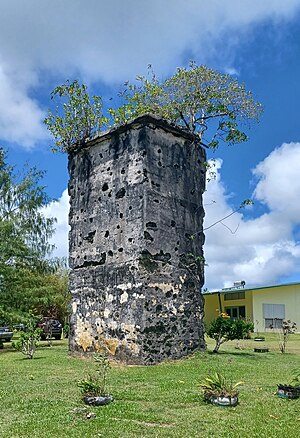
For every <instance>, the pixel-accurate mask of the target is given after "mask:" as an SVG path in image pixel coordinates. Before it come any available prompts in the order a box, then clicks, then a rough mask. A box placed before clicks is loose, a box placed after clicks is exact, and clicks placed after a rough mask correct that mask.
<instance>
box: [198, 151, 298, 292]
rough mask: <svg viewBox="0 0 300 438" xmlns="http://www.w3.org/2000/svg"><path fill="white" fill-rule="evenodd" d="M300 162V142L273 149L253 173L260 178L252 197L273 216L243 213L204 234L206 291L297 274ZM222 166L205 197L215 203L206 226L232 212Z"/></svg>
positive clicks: (211, 206) (206, 220)
mask: <svg viewBox="0 0 300 438" xmlns="http://www.w3.org/2000/svg"><path fill="white" fill-rule="evenodd" d="M299 163H300V143H290V144H283V145H282V146H281V147H280V148H277V149H275V150H274V151H273V152H272V153H271V154H270V155H269V156H268V157H267V158H266V159H265V160H264V161H262V162H261V163H259V164H258V165H257V166H256V168H255V169H254V171H253V172H254V174H255V176H256V177H257V178H258V182H257V186H256V189H255V191H254V196H255V197H256V199H257V201H260V202H262V203H264V204H265V205H266V206H267V207H268V209H269V211H268V212H267V213H264V214H262V215H261V216H259V217H257V218H254V219H247V218H246V216H245V215H244V214H243V210H240V211H239V212H238V213H236V214H234V215H233V216H231V217H230V218H229V219H226V220H224V221H222V224H217V225H215V226H214V227H212V228H210V229H209V230H207V231H206V243H205V258H206V261H207V263H208V267H207V268H206V286H207V287H208V288H212V289H215V288H220V287H224V286H225V287H227V286H232V284H233V282H234V281H236V280H245V281H246V284H247V285H261V284H270V283H276V282H278V281H279V280H280V278H283V277H288V276H289V275H291V274H293V273H295V272H299V265H300V242H299V241H297V240H296V239H295V238H294V234H295V233H294V232H295V230H296V229H297V227H299V226H300V208H299V195H300V184H299V177H298V175H299V170H298V169H299ZM220 166H221V161H218V160H217V166H216V170H217V179H216V180H215V181H212V182H210V183H209V184H208V186H207V192H206V193H205V195H204V203H205V204H209V203H210V202H211V200H212V199H213V200H214V201H216V202H215V203H213V204H211V205H207V207H206V217H205V227H207V226H208V225H210V224H212V223H214V222H216V221H217V220H218V219H221V218H223V217H225V216H227V215H228V214H230V213H231V212H232V211H233V210H232V208H231V207H230V205H229V202H228V201H229V198H228V197H227V196H226V190H225V188H224V186H223V184H222V181H221V179H220V173H219V172H220ZM253 208H255V205H254V207H253ZM223 224H224V225H226V226H227V227H228V228H229V229H228V228H226V227H225V226H224V225H223ZM230 230H231V231H232V232H231V231H230Z"/></svg>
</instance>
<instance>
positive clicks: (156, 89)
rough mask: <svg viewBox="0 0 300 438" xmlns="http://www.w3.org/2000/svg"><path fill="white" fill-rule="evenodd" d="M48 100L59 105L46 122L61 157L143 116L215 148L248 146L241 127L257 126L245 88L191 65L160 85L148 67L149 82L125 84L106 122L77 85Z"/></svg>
mask: <svg viewBox="0 0 300 438" xmlns="http://www.w3.org/2000/svg"><path fill="white" fill-rule="evenodd" d="M51 98H52V100H55V101H56V102H57V104H56V107H55V110H54V112H53V111H52V110H49V112H48V117H46V118H45V120H44V122H45V124H46V126H47V127H48V129H49V131H50V133H51V134H52V135H53V137H54V139H55V146H54V147H53V150H54V151H62V152H71V151H75V150H77V149H78V148H80V147H82V146H83V145H84V144H85V142H86V140H87V139H89V138H90V137H91V136H93V135H95V134H99V133H100V131H101V129H102V128H103V126H114V125H121V124H124V123H126V122H128V121H129V120H131V119H133V118H135V117H137V116H139V115H142V114H153V115H156V116H157V117H162V118H164V119H166V120H168V121H169V122H171V123H174V124H176V125H178V126H180V127H181V128H185V129H187V130H188V132H189V133H190V134H192V135H193V136H194V139H195V143H196V144H200V145H202V146H204V147H207V148H210V149H216V148H218V147H219V145H220V144H221V143H226V144H228V145H233V144H237V143H241V142H244V141H246V140H247V139H248V137H247V134H246V133H245V132H244V129H241V126H243V125H247V126H249V124H250V122H251V121H257V120H258V119H259V116H260V114H261V112H262V106H261V105H260V104H259V103H258V102H256V101H255V100H254V98H253V96H252V93H251V92H250V91H247V90H246V89H245V86H244V84H240V83H239V82H238V81H237V80H236V79H235V78H234V77H233V76H230V75H228V74H222V73H220V72H218V71H216V70H213V69H211V68H209V67H207V66H204V65H200V66H198V65H197V64H195V63H194V62H191V63H190V66H189V68H184V67H183V68H177V70H176V72H175V74H174V75H172V76H170V77H169V78H167V79H165V80H162V81H160V80H159V79H158V78H157V76H156V75H155V73H154V72H153V70H152V67H151V66H149V78H146V77H144V76H137V77H136V83H135V84H130V83H129V82H126V83H125V88H124V90H123V91H122V92H121V93H120V94H119V98H121V105H120V106H119V107H117V108H109V109H108V113H109V117H105V116H104V115H103V113H102V99H101V97H99V96H93V97H90V96H89V94H88V92H87V87H86V85H83V84H80V83H79V82H78V81H77V80H75V81H73V82H70V81H66V83H65V84H63V85H60V86H58V87H56V88H55V89H54V91H53V92H52V94H51ZM122 101H123V102H124V103H123V104H122Z"/></svg>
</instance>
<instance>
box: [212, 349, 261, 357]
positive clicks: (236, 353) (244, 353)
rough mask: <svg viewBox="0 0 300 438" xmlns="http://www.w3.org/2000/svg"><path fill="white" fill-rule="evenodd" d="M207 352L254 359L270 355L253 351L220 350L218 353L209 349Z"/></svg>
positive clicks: (213, 354) (214, 354)
mask: <svg viewBox="0 0 300 438" xmlns="http://www.w3.org/2000/svg"><path fill="white" fill-rule="evenodd" d="M207 354H209V355H212V356H241V357H248V358H252V359H254V358H255V359H257V358H259V359H262V358H263V357H266V356H268V355H269V354H268V353H254V352H253V353H252V352H250V351H240V350H239V351H222V350H221V351H219V352H218V353H214V352H213V351H207Z"/></svg>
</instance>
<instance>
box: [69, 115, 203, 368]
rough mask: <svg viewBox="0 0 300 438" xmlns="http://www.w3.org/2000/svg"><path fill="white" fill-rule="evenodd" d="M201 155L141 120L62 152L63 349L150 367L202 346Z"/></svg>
mask: <svg viewBox="0 0 300 438" xmlns="http://www.w3.org/2000/svg"><path fill="white" fill-rule="evenodd" d="M205 159H206V158H205V152H204V151H203V150H202V149H201V148H199V147H196V146H195V145H194V144H193V142H192V139H191V137H190V136H188V135H187V134H185V133H184V132H183V131H182V130H179V129H175V128H174V127H171V126H170V125H168V124H166V123H164V122H163V121H159V120H157V119H155V118H152V117H148V116H146V117H140V118H139V119H137V120H136V121H134V122H132V123H130V124H128V125H125V126H123V127H120V128H119V129H115V130H112V131H110V132H109V133H107V134H106V135H103V136H101V137H99V138H98V139H95V140H94V141H92V142H90V143H89V144H88V145H87V147H86V148H84V149H83V150H81V151H80V152H78V153H76V154H73V155H70V156H69V173H70V182H69V193H70V204H71V208H70V220H69V222H70V226H71V231H70V266H71V269H72V270H71V275H70V289H71V293H72V303H73V304H72V305H73V312H72V316H71V336H70V350H71V351H73V352H80V353H82V352H92V351H95V350H97V349H99V348H101V345H103V344H105V345H106V346H107V347H108V348H109V350H110V352H111V353H112V354H115V356H116V357H117V358H119V359H121V360H125V361H127V362H131V363H144V364H151V363H156V362H159V361H161V360H163V359H167V358H173V359H174V358H178V357H181V356H183V355H186V354H189V353H191V352H192V351H194V350H195V349H203V348H205V344H204V340H203V328H202V324H203V321H202V316H203V302H202V295H201V293H200V290H201V287H202V285H203V279H204V275H203V262H201V257H202V255H203V252H202V247H203V243H204V235H203V232H202V224H203V216H204V210H203V206H202V194H203V191H204V189H205V166H204V161H205ZM191 255H192V256H191Z"/></svg>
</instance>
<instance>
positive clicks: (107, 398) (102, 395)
mask: <svg viewBox="0 0 300 438" xmlns="http://www.w3.org/2000/svg"><path fill="white" fill-rule="evenodd" d="M94 361H95V362H96V371H95V372H94V373H93V374H92V373H90V374H89V375H88V377H87V378H85V379H83V380H81V381H80V382H78V386H79V388H80V389H81V393H82V396H83V397H82V399H83V401H84V403H86V404H88V405H95V406H102V405H107V404H108V403H110V402H112V401H113V398H112V396H111V395H110V394H107V391H106V380H107V374H108V370H109V368H110V365H109V360H108V356H107V353H105V352H103V353H98V354H95V355H94Z"/></svg>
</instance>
